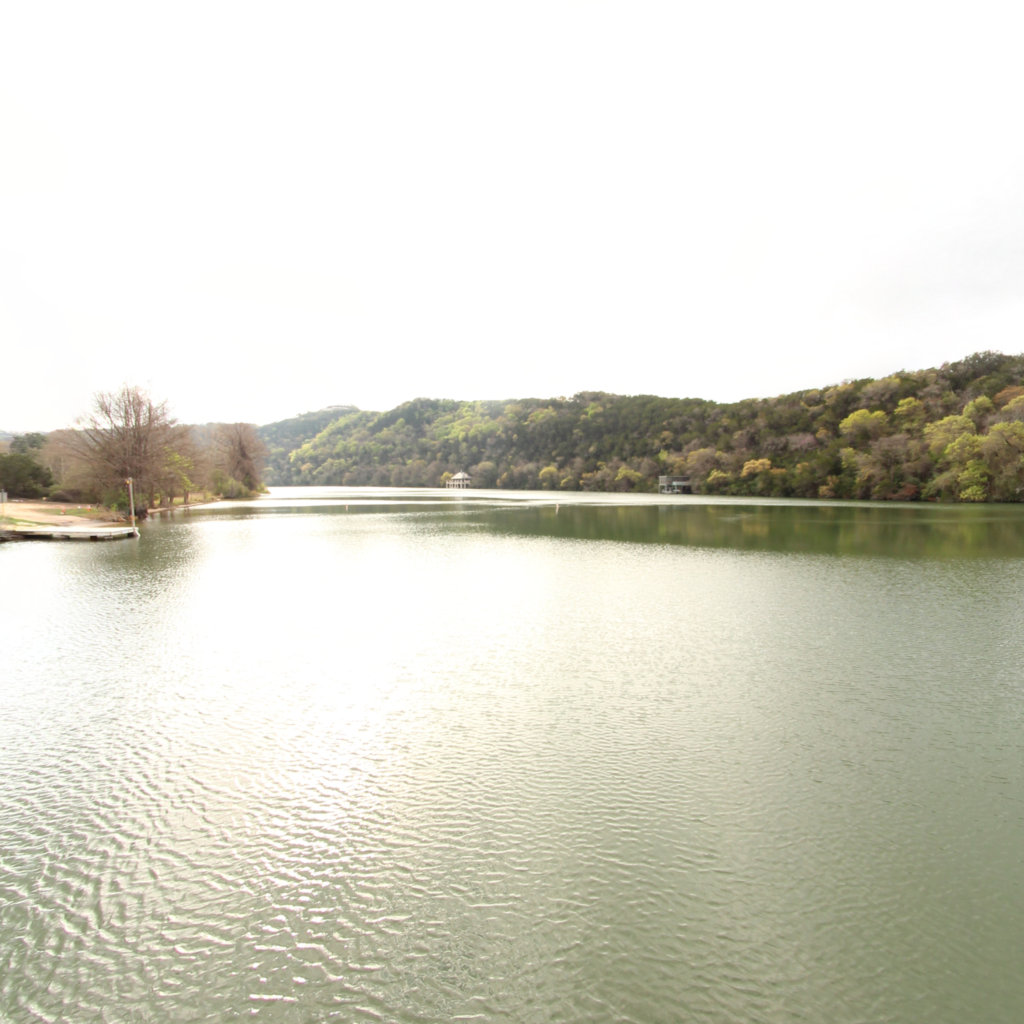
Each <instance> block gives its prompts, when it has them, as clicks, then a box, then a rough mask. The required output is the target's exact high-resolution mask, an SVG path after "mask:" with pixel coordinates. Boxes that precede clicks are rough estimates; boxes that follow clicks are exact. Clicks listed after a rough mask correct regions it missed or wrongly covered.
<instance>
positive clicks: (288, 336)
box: [0, 0, 1024, 431]
mask: <svg viewBox="0 0 1024 1024" xmlns="http://www.w3.org/2000/svg"><path fill="white" fill-rule="evenodd" d="M1018 11H1019V7H1015V6H1014V5H1011V4H991V3H983V2H981V3H979V2H977V0H975V2H972V3H970V4H968V3H953V4H949V3H941V2H939V3H937V2H935V0H931V2H927V3H925V2H899V0H887V2H884V3H872V2H870V0H868V2H865V0H859V2H857V3H831V2H821V0H814V2H807V3H796V2H790V0H773V2H770V3H766V2H764V0H757V2H728V0H719V2H713V3H712V2H704V0H702V2H700V3H691V2H686V0H674V2H668V3H661V2H651V3H645V2H643V0H622V2H620V0H541V2H533V0H510V2H489V0H465V2H450V0H410V2H405V0H395V2H391V0H364V2H359V3H346V2H343V0H336V2H329V3H327V2H325V3H316V2H305V3H304V2H301V0H290V2H288V3H284V2H281V3H274V4H267V3H256V2H250V0H245V2H242V0H226V2H218V0H202V2H199V3H195V2H182V0H178V2H176V3H173V4H156V3H149V2H140V0H131V2H125V3H110V2H92V3H81V2H79V0H75V2H63V3H62V2H48V3H26V2H22V3H19V2H15V0H0V146H2V150H0V153H2V155H0V428H4V429H7V430H13V431H22V430H50V429H54V428H57V427H61V426H67V425H70V424H71V423H72V422H73V421H74V419H75V418H76V417H77V416H80V415H81V414H83V413H85V412H86V411H88V409H89V407H90V404H91V398H92V395H93V394H94V393H95V392H97V391H100V390H111V389H113V388H116V387H118V386H119V385H120V384H122V383H130V384H138V385H140V386H142V387H143V388H146V389H147V390H149V391H150V393H151V394H153V396H154V397H155V398H158V399H167V400H168V402H169V405H170V408H171V410H172V412H173V413H174V414H176V415H177V417H178V418H179V419H180V420H182V421H184V422H205V421H208V420H246V421H251V422H255V423H268V422H271V421H274V420H278V419H284V418H286V417H288V416H291V415H294V414H296V413H300V412H306V411H309V410H312V409H318V408H321V407H323V406H325V405H332V404H337V403H352V404H355V405H358V406H359V407H360V408H364V409H388V408H391V407H393V406H395V405H397V404H398V403H400V402H403V401H406V400H407V399H411V398H415V397H417V396H432V397H451V398H459V399H471V398H508V397H525V396H536V397H549V396H556V395H571V394H574V393H575V392H577V391H582V390H592V389H599V390H605V391H614V392H618V393H621V394H637V393H653V394H661V395H671V396H696V397H702V398H711V399H715V400H719V401H731V400H735V399H739V398H743V397H750V396H768V395H775V394H779V393H781V392H787V391H795V390H799V389H802V388H807V387H814V386H819V385H823V384H829V383H835V382H837V381H840V380H843V379H846V378H855V377H866V376H870V377H876V376H883V375H885V374H887V373H889V372H892V371H894V370H897V369H901V368H905V369H919V368H923V367H927V366H935V365H939V364H941V363H942V362H945V361H947V360H954V359H958V358H960V357H962V356H964V355H967V354H969V353H971V352H974V351H978V350H980V349H989V348H991V349H997V350H1000V351H1003V352H1012V353H1016V352H1020V351H1022V350H1024V342H1022V340H1021V339H1022V329H1024V131H1021V108H1022V103H1024V60H1022V59H1021V56H1020V40H1021V38H1022V33H1021V28H1022V20H1021V19H1022V18H1024V15H1018V13H1017V12H1018Z"/></svg>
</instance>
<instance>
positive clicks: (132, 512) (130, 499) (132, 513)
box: [125, 477, 139, 537]
mask: <svg viewBox="0 0 1024 1024" xmlns="http://www.w3.org/2000/svg"><path fill="white" fill-rule="evenodd" d="M125 483H126V484H127V485H128V509H129V513H128V514H129V516H130V517H131V519H130V521H131V524H132V533H134V534H135V536H136V537H138V535H139V531H138V530H137V529H136V528H135V491H134V490H133V489H132V478H131V477H128V479H127V480H125Z"/></svg>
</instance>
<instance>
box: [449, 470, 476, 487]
mask: <svg viewBox="0 0 1024 1024" xmlns="http://www.w3.org/2000/svg"><path fill="white" fill-rule="evenodd" d="M472 483H473V478H472V477H471V476H470V475H469V474H468V473H461V472H460V473H456V474H455V476H450V477H448V481H447V483H446V484H445V487H469V486H470V484H472Z"/></svg>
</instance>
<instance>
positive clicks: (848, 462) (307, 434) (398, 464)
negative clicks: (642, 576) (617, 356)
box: [260, 352, 1024, 501]
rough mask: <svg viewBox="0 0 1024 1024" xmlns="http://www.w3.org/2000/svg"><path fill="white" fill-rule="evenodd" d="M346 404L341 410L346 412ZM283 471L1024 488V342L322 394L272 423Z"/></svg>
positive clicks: (607, 483)
mask: <svg viewBox="0 0 1024 1024" xmlns="http://www.w3.org/2000/svg"><path fill="white" fill-rule="evenodd" d="M339 413H340V414H339ZM260 434H261V435H262V437H263V439H264V441H265V443H266V444H267V447H268V449H269V450H270V458H269V461H268V467H267V473H266V482H267V483H270V484H345V485H359V484H369V485H374V486H414V487H421V486H422V487H436V486H438V485H439V484H442V483H443V482H444V481H445V480H446V479H447V476H448V475H449V474H454V473H456V472H458V471H460V470H465V471H467V472H469V473H470V475H471V476H472V478H473V486H474V487H507V488H517V489H538V488H539V489H563V490H595V491H628V490H637V491H653V490H656V489H657V484H658V477H659V475H675V476H681V477H686V478H688V479H689V480H690V483H691V486H692V488H693V490H694V491H695V492H697V493H713V494H735V495H774V496H779V497H787V496H793V497H807V498H897V499H904V500H913V499H919V498H941V499H947V500H959V501H1018V500H1021V499H1022V497H1024V355H1014V356H1007V355H1002V354H1001V353H997V352H979V353H975V354H974V355H971V356H968V357H967V358H966V359H962V360H960V361H958V362H955V363H947V364H944V365H943V366H941V367H939V368H937V369H929V370H918V371H901V372H899V373H896V374H893V375H892V376H891V377H885V378H883V379H881V380H870V379H866V380H856V381H844V382H843V383H841V384H834V385H830V386H826V387H822V388H815V389H812V390H809V391H801V392H794V393H793V394H789V395H780V396H778V397H776V398H758V399H747V400H745V401H742V402H734V403H729V404H724V403H717V402H711V401H705V400H703V399H697V398H658V397H654V396H651V395H633V396H624V395H611V394H604V393H600V392H583V393H581V394H578V395H574V396H573V397H572V398H554V399H535V398H524V399H517V400H513V401H502V402H458V401H454V400H445V399H425V398H420V399H416V400H414V401H411V402H407V403H405V404H404V405H400V406H398V407H397V408H395V409H392V410H390V411H389V412H383V413H379V412H361V411H359V410H355V409H341V410H323V411H321V412H319V413H309V414H307V416H306V417H300V418H299V419H296V420H287V421H283V422H282V423H277V424H272V425H270V426H268V427H262V428H260Z"/></svg>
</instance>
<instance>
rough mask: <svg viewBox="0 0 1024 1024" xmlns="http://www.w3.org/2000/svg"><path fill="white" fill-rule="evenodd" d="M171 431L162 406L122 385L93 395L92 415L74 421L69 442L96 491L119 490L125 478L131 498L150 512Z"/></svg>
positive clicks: (164, 468) (163, 475)
mask: <svg viewBox="0 0 1024 1024" xmlns="http://www.w3.org/2000/svg"><path fill="white" fill-rule="evenodd" d="M175 432H176V431H175V420H174V418H173V417H172V416H171V415H170V413H169V412H168V411H167V403H166V402H159V403H156V402H154V401H153V400H152V399H151V398H150V397H149V395H147V394H146V393H145V392H144V391H141V390H140V389H139V388H137V387H131V386H129V385H127V384H126V385H124V386H123V387H121V389H120V390H119V391H111V392H100V393H99V394H97V395H96V397H95V398H94V400H93V411H92V413H91V414H90V415H89V416H86V417H83V418H82V419H81V420H79V421H78V424H77V430H76V431H75V432H74V433H73V434H72V435H71V437H70V438H69V443H70V446H71V447H72V449H73V450H74V451H75V453H76V454H77V455H79V456H80V457H81V458H82V459H83V460H84V462H85V463H86V464H87V466H88V468H89V475H90V478H91V480H92V482H93V484H94V486H96V487H97V488H98V489H99V490H100V491H101V492H102V491H108V492H109V491H111V490H115V489H118V490H119V489H121V488H122V487H123V486H124V483H125V481H126V480H127V479H128V478H129V477H131V478H133V480H134V481H135V493H136V495H137V496H139V497H145V498H146V499H147V500H148V503H149V507H152V505H153V504H155V501H156V494H157V492H158V490H159V489H160V486H161V483H163V482H164V481H165V480H166V476H167V468H168V463H169V461H171V460H170V456H171V455H172V453H173V452H174V451H175V445H174V442H175V440H176V439H175Z"/></svg>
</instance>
